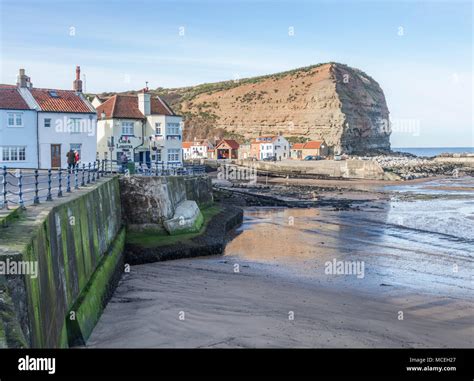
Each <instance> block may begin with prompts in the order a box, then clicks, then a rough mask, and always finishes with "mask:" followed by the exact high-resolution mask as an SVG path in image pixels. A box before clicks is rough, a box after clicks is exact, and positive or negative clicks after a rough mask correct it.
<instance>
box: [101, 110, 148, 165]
mask: <svg viewBox="0 0 474 381" xmlns="http://www.w3.org/2000/svg"><path fill="white" fill-rule="evenodd" d="M123 122H131V123H133V136H130V137H129V140H130V143H127V142H124V141H123V139H122V123H123ZM142 126H143V122H142V120H141V119H119V118H114V119H106V120H99V121H97V152H98V153H99V159H100V160H103V159H106V158H107V159H109V160H110V159H111V157H110V150H109V147H108V146H107V140H108V139H109V138H110V137H111V136H113V137H114V150H113V152H112V160H117V157H120V155H121V154H122V152H125V153H126V154H127V156H128V157H129V159H130V160H133V151H134V149H137V147H139V146H140V145H141V144H142V141H143V140H142V134H143V127H142ZM121 140H122V141H121Z"/></svg>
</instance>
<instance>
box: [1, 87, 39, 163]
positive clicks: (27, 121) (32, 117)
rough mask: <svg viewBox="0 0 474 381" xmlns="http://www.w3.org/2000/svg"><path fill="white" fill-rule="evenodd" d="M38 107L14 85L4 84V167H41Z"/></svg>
mask: <svg viewBox="0 0 474 381" xmlns="http://www.w3.org/2000/svg"><path fill="white" fill-rule="evenodd" d="M37 141H38V138H37V128H36V110H34V109H33V108H32V107H30V106H29V105H28V103H27V102H26V101H25V100H24V99H23V97H22V96H21V94H20V91H19V89H18V88H17V87H16V86H14V85H0V167H4V166H6V167H8V168H37V167H38V149H37V147H38V144H37Z"/></svg>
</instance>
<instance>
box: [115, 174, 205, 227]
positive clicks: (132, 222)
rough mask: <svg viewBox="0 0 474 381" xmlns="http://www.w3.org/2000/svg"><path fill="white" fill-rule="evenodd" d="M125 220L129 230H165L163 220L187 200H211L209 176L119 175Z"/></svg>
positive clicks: (203, 202)
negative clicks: (121, 176) (120, 176)
mask: <svg viewBox="0 0 474 381" xmlns="http://www.w3.org/2000/svg"><path fill="white" fill-rule="evenodd" d="M120 192H121V195H122V211H123V213H122V214H123V220H124V223H125V224H126V226H127V229H128V230H135V231H145V230H149V231H150V232H151V231H155V232H165V227H164V222H165V221H166V220H169V219H171V218H172V217H173V215H174V213H175V211H176V208H177V207H178V205H179V204H180V203H182V202H183V201H185V200H193V201H195V202H196V203H197V204H198V205H199V206H206V205H209V204H211V203H212V201H213V198H212V183H211V180H210V178H209V177H207V176H163V177H154V176H130V177H123V178H121V179H120Z"/></svg>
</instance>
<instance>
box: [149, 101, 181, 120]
mask: <svg viewBox="0 0 474 381" xmlns="http://www.w3.org/2000/svg"><path fill="white" fill-rule="evenodd" d="M150 103H151V113H152V114H158V115H169V116H173V115H175V113H174V112H173V110H171V108H170V107H169V106H168V104H167V103H166V102H165V101H164V100H163V99H161V98H160V97H158V96H156V97H153V96H152V97H151V102H150Z"/></svg>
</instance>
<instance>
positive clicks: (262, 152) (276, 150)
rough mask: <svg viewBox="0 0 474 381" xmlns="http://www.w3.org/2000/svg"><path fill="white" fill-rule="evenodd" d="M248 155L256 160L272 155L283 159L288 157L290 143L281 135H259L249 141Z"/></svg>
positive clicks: (277, 158)
mask: <svg viewBox="0 0 474 381" xmlns="http://www.w3.org/2000/svg"><path fill="white" fill-rule="evenodd" d="M250 156H251V157H254V158H256V159H258V160H263V159H265V158H270V157H274V158H275V159H276V160H278V161H280V160H284V159H288V158H289V157H290V143H289V142H288V140H286V139H285V138H284V137H283V136H280V135H274V136H259V137H257V138H255V139H254V140H253V141H252V143H251V148H250Z"/></svg>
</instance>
